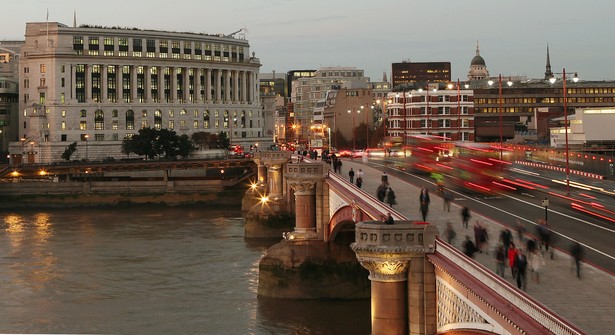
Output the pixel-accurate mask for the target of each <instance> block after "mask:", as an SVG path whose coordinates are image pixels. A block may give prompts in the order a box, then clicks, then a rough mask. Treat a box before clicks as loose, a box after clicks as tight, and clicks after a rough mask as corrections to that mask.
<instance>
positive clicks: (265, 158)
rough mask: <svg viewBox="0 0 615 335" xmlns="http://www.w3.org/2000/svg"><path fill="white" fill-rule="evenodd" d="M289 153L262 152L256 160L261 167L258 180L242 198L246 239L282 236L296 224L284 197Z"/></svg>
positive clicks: (257, 154) (259, 167)
mask: <svg viewBox="0 0 615 335" xmlns="http://www.w3.org/2000/svg"><path fill="white" fill-rule="evenodd" d="M291 154H292V153H291V152H289V151H259V152H257V153H256V156H255V157H254V162H255V163H256V164H257V167H258V180H257V181H256V182H255V183H254V184H253V185H252V187H251V188H250V189H248V190H247V191H246V193H245V194H244V196H243V199H242V206H241V209H242V212H244V213H245V214H244V217H245V223H246V225H245V231H244V233H245V237H246V238H271V237H278V236H282V232H284V231H287V230H288V228H289V226H290V227H292V223H290V222H285V221H288V220H289V219H288V217H290V213H289V204H288V203H287V201H286V199H285V196H284V176H283V171H284V165H286V164H287V162H288V161H289V158H290V156H291Z"/></svg>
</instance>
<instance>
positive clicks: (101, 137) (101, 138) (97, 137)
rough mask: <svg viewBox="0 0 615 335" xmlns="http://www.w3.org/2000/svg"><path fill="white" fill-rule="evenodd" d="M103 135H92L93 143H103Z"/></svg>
mask: <svg viewBox="0 0 615 335" xmlns="http://www.w3.org/2000/svg"><path fill="white" fill-rule="evenodd" d="M104 140H105V134H94V141H104Z"/></svg>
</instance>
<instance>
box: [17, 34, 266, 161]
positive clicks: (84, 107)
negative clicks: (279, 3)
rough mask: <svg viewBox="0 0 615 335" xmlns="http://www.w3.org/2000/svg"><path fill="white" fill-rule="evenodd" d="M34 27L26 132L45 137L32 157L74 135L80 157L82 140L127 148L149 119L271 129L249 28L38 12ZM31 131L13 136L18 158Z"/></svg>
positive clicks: (236, 137) (29, 40)
mask: <svg viewBox="0 0 615 335" xmlns="http://www.w3.org/2000/svg"><path fill="white" fill-rule="evenodd" d="M25 36H26V41H25V44H24V45H23V47H22V48H21V59H20V63H19V68H20V69H19V73H20V74H19V75H20V80H19V83H20V87H19V101H20V110H21V111H23V113H20V120H19V125H20V127H19V132H20V133H19V136H20V138H24V139H26V141H27V143H28V144H30V145H33V146H35V147H36V148H35V150H32V152H33V153H35V154H33V155H31V156H28V157H27V160H28V161H29V162H35V163H46V162H53V161H59V160H60V156H61V154H62V152H63V151H64V150H65V148H66V147H67V146H68V145H69V144H71V143H72V142H78V151H77V157H76V158H77V159H83V158H85V157H84V156H83V155H82V150H80V149H79V148H80V147H81V146H82V145H85V146H86V147H89V149H88V150H89V158H90V159H103V158H106V157H121V156H122V153H121V143H122V140H123V139H124V138H126V137H130V136H132V135H133V134H135V133H137V132H138V130H139V129H141V128H146V127H152V128H156V129H170V130H174V131H175V132H177V133H178V134H179V135H183V134H186V135H191V134H192V133H195V132H210V133H219V132H226V133H227V134H228V135H229V137H230V138H231V140H232V142H233V143H237V144H246V143H250V142H254V141H257V140H259V139H261V138H263V137H264V136H265V135H264V134H263V123H264V122H263V112H262V107H261V104H260V100H259V88H258V73H259V68H260V66H261V64H260V61H259V59H258V58H256V57H255V55H254V53H252V54H251V55H250V46H249V43H248V41H247V40H245V39H244V38H242V35H237V36H236V35H235V33H233V34H230V35H223V34H220V35H209V34H201V33H179V32H168V31H151V30H140V29H128V28H125V29H124V28H104V27H89V26H80V27H76V26H74V27H68V26H66V25H64V24H61V23H57V22H48V23H47V22H42V23H41V22H38V23H37V22H31V23H27V24H26V34H25ZM22 125H23V126H22ZM26 141H22V143H13V144H12V146H11V153H12V156H11V158H12V159H14V160H20V159H21V157H20V156H21V155H20V154H19V153H20V152H21V148H20V146H23V143H24V142H26ZM86 141H88V142H89V143H87V142H86ZM244 142H246V143H244Z"/></svg>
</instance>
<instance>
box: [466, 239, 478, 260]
mask: <svg viewBox="0 0 615 335" xmlns="http://www.w3.org/2000/svg"><path fill="white" fill-rule="evenodd" d="M463 253H464V254H465V255H466V256H468V257H470V258H474V253H476V246H474V243H472V240H471V239H470V236H469V235H466V240H465V241H464V242H463Z"/></svg>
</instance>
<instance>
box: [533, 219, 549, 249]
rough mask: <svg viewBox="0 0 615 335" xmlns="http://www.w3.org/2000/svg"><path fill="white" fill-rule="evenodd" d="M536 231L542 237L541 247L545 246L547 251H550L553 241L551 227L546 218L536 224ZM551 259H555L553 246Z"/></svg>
mask: <svg viewBox="0 0 615 335" xmlns="http://www.w3.org/2000/svg"><path fill="white" fill-rule="evenodd" d="M536 233H537V235H538V236H539V237H540V245H541V249H542V247H543V246H544V247H545V251H547V252H548V251H549V244H550V241H551V229H550V228H549V225H548V223H547V221H546V220H544V219H539V220H538V225H537V226H536ZM551 259H553V248H551Z"/></svg>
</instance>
